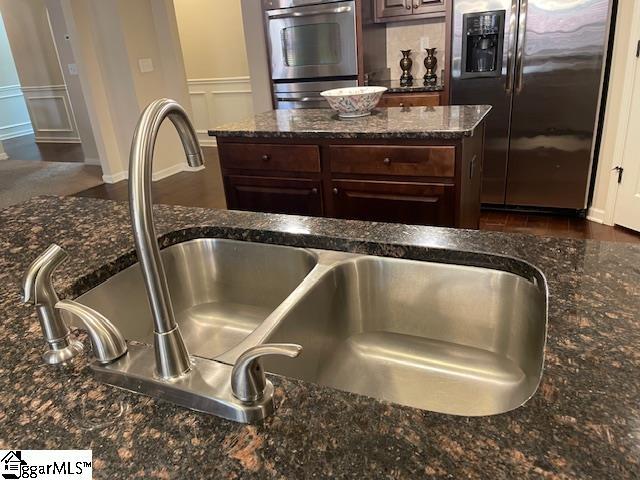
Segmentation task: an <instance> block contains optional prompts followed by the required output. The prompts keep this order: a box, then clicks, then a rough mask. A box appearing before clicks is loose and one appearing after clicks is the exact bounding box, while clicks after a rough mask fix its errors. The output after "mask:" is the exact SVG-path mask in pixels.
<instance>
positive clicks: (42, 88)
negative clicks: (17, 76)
mask: <svg viewBox="0 0 640 480" xmlns="http://www.w3.org/2000/svg"><path fill="white" fill-rule="evenodd" d="M20 88H21V89H22V91H23V92H43V91H56V90H67V86H66V85H65V84H62V85H36V86H30V87H20Z"/></svg>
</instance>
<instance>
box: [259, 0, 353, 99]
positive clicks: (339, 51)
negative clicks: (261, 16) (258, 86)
mask: <svg viewBox="0 0 640 480" xmlns="http://www.w3.org/2000/svg"><path fill="white" fill-rule="evenodd" d="M262 5H263V9H264V12H265V19H266V25H267V37H268V44H269V58H270V62H271V78H272V81H273V87H274V98H275V100H276V107H277V108H314V107H316V108H317V107H326V102H325V101H324V100H323V99H322V97H321V96H320V92H321V91H323V90H327V89H330V88H339V87H347V86H355V85H357V79H358V46H357V41H356V5H355V1H354V0H347V1H327V0H324V1H322V0H263V3H262Z"/></svg>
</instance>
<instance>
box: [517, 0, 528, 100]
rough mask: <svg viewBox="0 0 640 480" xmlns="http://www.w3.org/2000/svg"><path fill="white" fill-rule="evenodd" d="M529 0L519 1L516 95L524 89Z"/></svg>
mask: <svg viewBox="0 0 640 480" xmlns="http://www.w3.org/2000/svg"><path fill="white" fill-rule="evenodd" d="M528 9H529V0H520V20H519V25H518V48H517V51H516V81H515V89H516V94H518V93H520V92H522V88H523V87H524V43H525V39H526V34H527V10H528Z"/></svg>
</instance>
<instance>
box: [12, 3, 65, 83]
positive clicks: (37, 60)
mask: <svg viewBox="0 0 640 480" xmlns="http://www.w3.org/2000/svg"><path fill="white" fill-rule="evenodd" d="M0 11H1V12H2V16H3V19H4V23H5V27H6V30H7V35H8V36H9V42H10V43H11V50H12V52H13V58H14V61H15V64H16V67H17V69H18V75H19V77H20V83H21V84H22V86H23V87H31V86H36V87H37V86H42V85H62V84H64V79H63V77H62V72H61V71H60V64H59V63H58V56H57V55H56V49H55V46H54V44H53V39H52V38H51V30H50V28H49V20H48V19H47V9H46V8H45V6H44V3H43V2H42V1H41V0H20V1H16V0H0Z"/></svg>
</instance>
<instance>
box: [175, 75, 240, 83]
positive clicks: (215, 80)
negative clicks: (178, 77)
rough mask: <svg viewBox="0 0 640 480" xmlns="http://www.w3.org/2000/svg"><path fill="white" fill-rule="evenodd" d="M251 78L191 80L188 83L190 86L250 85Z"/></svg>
mask: <svg viewBox="0 0 640 480" xmlns="http://www.w3.org/2000/svg"><path fill="white" fill-rule="evenodd" d="M250 82H251V78H250V77H248V76H246V77H212V78H189V79H187V83H188V84H189V85H210V84H221V83H250Z"/></svg>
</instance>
